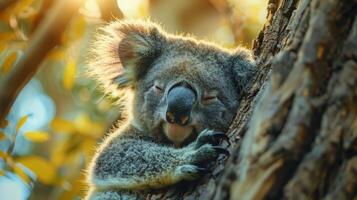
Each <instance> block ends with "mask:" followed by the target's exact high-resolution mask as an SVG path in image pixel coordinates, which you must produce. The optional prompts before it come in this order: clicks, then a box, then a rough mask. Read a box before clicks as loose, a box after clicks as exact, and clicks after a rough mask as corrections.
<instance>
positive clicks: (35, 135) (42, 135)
mask: <svg viewBox="0 0 357 200" xmlns="http://www.w3.org/2000/svg"><path fill="white" fill-rule="evenodd" d="M24 136H25V138H26V139H27V140H30V141H31V142H46V141H47V140H48V138H49V135H48V133H47V132H44V131H28V132H26V133H25V134H24Z"/></svg>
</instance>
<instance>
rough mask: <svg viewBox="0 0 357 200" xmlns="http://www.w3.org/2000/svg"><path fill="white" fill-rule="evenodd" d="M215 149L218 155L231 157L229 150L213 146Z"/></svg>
mask: <svg viewBox="0 0 357 200" xmlns="http://www.w3.org/2000/svg"><path fill="white" fill-rule="evenodd" d="M213 148H214V149H215V150H216V151H217V153H218V154H224V155H225V156H227V157H228V156H230V153H229V151H228V150H227V149H225V148H223V147H220V146H213Z"/></svg>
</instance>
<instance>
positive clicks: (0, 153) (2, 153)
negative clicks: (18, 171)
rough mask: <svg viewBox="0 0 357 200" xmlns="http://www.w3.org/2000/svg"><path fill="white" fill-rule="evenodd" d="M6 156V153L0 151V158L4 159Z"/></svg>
mask: <svg viewBox="0 0 357 200" xmlns="http://www.w3.org/2000/svg"><path fill="white" fill-rule="evenodd" d="M7 157H8V155H7V153H5V152H2V151H0V158H3V159H4V160H5V159H6V158H7Z"/></svg>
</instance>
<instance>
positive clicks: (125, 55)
mask: <svg viewBox="0 0 357 200" xmlns="http://www.w3.org/2000/svg"><path fill="white" fill-rule="evenodd" d="M165 41H166V36H165V33H163V31H161V29H160V27H158V26H157V25H156V24H154V23H151V22H146V21H117V22H113V23H111V24H109V25H107V26H106V27H104V28H103V29H101V30H100V33H99V34H98V36H97V37H96V41H95V42H94V44H93V46H92V50H91V52H92V55H91V56H92V59H91V61H90V63H89V73H90V75H92V76H94V77H95V78H97V79H98V80H99V81H100V82H101V83H102V84H103V85H104V88H105V89H109V91H110V92H113V89H118V88H124V87H127V86H135V83H136V81H137V80H139V79H141V78H142V77H143V76H144V75H145V74H146V72H147V71H148V70H149V68H150V66H151V64H152V62H153V61H154V60H155V59H157V58H158V57H159V56H160V54H161V52H162V47H163V46H164V43H165Z"/></svg>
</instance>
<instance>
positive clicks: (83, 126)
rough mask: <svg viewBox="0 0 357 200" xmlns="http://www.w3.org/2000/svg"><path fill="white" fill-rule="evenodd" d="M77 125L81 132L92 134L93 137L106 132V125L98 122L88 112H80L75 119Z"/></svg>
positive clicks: (87, 134)
mask: <svg viewBox="0 0 357 200" xmlns="http://www.w3.org/2000/svg"><path fill="white" fill-rule="evenodd" d="M74 123H75V125H76V129H77V131H78V133H79V134H82V135H86V136H92V137H95V138H97V137H100V136H101V135H102V133H103V132H104V127H103V125H102V124H100V123H96V122H94V121H92V120H91V119H90V117H89V116H88V115H87V114H84V113H82V114H79V115H78V116H77V117H76V119H75V120H74Z"/></svg>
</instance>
